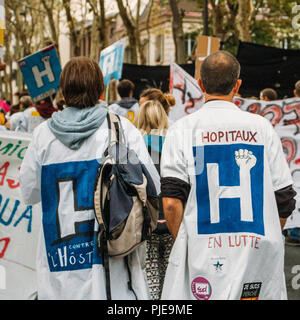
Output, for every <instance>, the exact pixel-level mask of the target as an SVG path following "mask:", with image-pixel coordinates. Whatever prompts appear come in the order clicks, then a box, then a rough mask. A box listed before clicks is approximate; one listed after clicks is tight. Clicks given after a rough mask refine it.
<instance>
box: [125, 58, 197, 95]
mask: <svg viewBox="0 0 300 320" xmlns="http://www.w3.org/2000/svg"><path fill="white" fill-rule="evenodd" d="M180 67H181V68H183V69H184V70H185V71H186V72H188V73H189V74H190V75H192V76H194V73H195V64H192V63H191V64H184V65H180ZM122 79H129V80H131V81H132V82H133V83H134V85H135V90H134V93H133V96H134V97H135V98H136V99H139V97H140V94H141V92H142V91H143V90H145V89H147V88H158V89H160V90H162V91H163V92H168V91H169V81H170V66H141V65H135V64H128V63H124V64H123V73H122Z"/></svg>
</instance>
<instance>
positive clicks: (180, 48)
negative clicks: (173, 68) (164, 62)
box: [169, 0, 185, 64]
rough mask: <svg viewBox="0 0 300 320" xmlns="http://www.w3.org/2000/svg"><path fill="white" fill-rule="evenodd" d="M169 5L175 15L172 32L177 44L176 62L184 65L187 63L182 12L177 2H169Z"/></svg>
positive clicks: (172, 0) (171, 0) (175, 0)
mask: <svg viewBox="0 0 300 320" xmlns="http://www.w3.org/2000/svg"><path fill="white" fill-rule="evenodd" d="M169 4H170V7H171V11H172V15H173V20H172V30H173V39H174V44H175V61H176V63H178V64H183V63H185V43H184V32H183V25H182V20H183V19H182V18H183V17H182V13H181V11H180V10H179V8H178V2H177V0H169Z"/></svg>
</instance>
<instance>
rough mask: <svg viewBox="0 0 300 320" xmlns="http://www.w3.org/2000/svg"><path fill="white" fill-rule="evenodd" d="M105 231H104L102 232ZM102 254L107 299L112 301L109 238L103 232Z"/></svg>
mask: <svg viewBox="0 0 300 320" xmlns="http://www.w3.org/2000/svg"><path fill="white" fill-rule="evenodd" d="M102 231H103V230H102ZM100 234H101V240H100V241H101V244H102V246H101V253H102V259H103V261H102V262H103V267H104V272H105V286H106V299H107V300H111V287H110V273H109V257H108V249H107V238H106V233H105V231H104V232H101V233H100Z"/></svg>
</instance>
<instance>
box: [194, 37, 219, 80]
mask: <svg viewBox="0 0 300 320" xmlns="http://www.w3.org/2000/svg"><path fill="white" fill-rule="evenodd" d="M219 49H220V39H219V38H216V37H207V36H198V38H197V49H196V68H195V78H196V79H199V77H200V68H201V64H202V62H203V61H204V59H205V58H206V57H207V56H209V55H210V54H211V53H213V52H215V51H218V50H219Z"/></svg>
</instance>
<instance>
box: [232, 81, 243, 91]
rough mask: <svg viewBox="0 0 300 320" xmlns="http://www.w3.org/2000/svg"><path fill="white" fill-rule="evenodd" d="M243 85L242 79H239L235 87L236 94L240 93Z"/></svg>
mask: <svg viewBox="0 0 300 320" xmlns="http://www.w3.org/2000/svg"><path fill="white" fill-rule="evenodd" d="M241 85H242V79H238V80H237V82H236V84H235V87H234V89H233V92H234V94H236V93H238V92H239V90H240V87H241Z"/></svg>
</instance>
